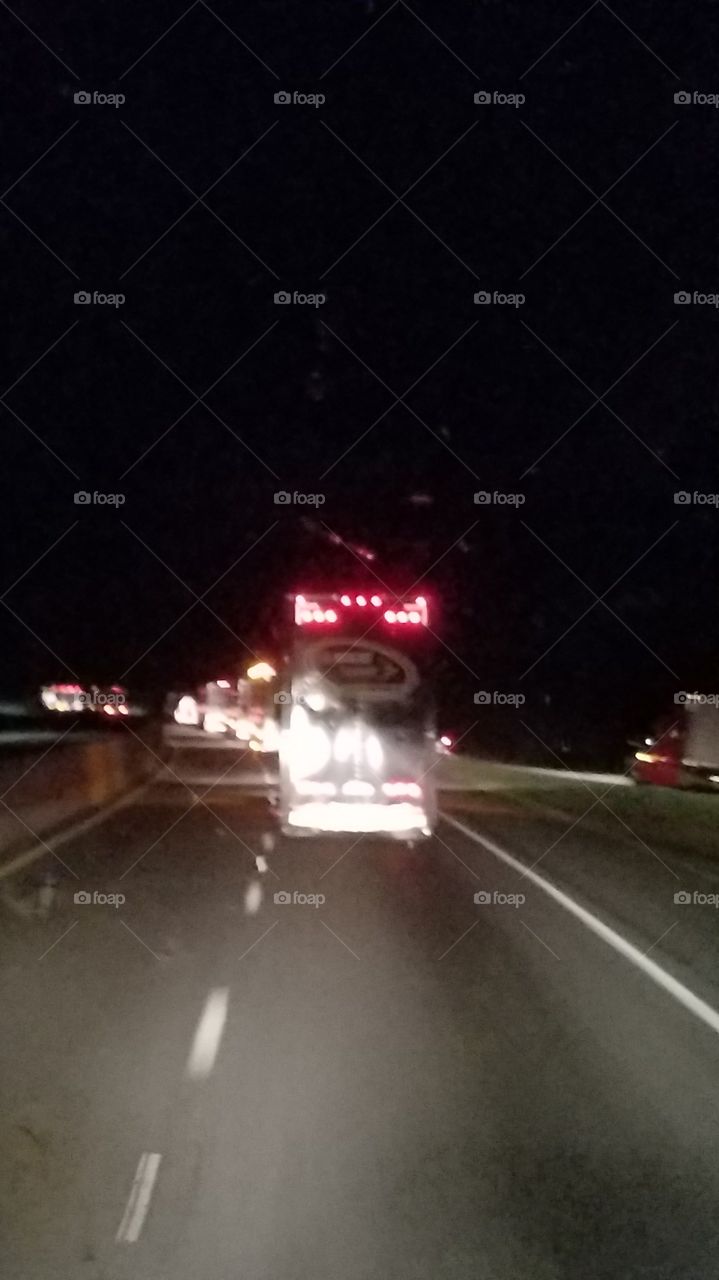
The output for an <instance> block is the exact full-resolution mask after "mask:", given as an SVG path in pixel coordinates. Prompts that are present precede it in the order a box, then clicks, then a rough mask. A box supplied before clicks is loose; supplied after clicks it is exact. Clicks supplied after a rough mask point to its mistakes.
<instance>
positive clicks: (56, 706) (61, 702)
mask: <svg viewBox="0 0 719 1280" xmlns="http://www.w3.org/2000/svg"><path fill="white" fill-rule="evenodd" d="M40 702H41V703H42V705H43V707H44V708H45V710H46V711H52V712H53V713H59V714H68V713H70V714H74V715H82V716H86V717H89V716H91V715H95V716H102V717H103V718H107V719H117V720H118V721H119V720H122V719H125V718H128V717H130V716H137V715H143V714H144V709H143V708H142V707H141V706H140V705H139V704H138V703H136V702H134V701H133V700H131V699H130V696H129V694H128V691H127V689H125V688H124V687H123V686H122V685H119V684H111V685H97V684H49V685H43V687H42V688H41V690H40Z"/></svg>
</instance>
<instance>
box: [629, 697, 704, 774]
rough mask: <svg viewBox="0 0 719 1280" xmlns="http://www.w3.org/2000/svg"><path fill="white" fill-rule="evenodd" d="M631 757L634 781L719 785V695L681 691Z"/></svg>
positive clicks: (633, 744)
mask: <svg viewBox="0 0 719 1280" xmlns="http://www.w3.org/2000/svg"><path fill="white" fill-rule="evenodd" d="M631 745H632V746H635V747H637V748H638V750H636V751H635V753H634V757H633V759H632V761H631V764H630V768H629V774H630V777H632V778H633V779H634V781H635V782H637V783H648V784H651V785H654V786H660V787H683V788H692V787H694V788H702V789H704V790H715V789H716V788H717V787H719V696H717V695H716V694H704V693H684V692H682V693H680V694H677V695H676V697H675V705H674V707H673V709H672V711H670V712H667V713H666V714H664V715H662V716H660V717H658V719H657V720H656V721H655V723H654V725H653V726H652V729H651V731H650V733H649V734H648V735H647V736H646V737H645V739H644V741H643V742H642V743H638V742H633V743H631Z"/></svg>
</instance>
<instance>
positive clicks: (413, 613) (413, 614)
mask: <svg viewBox="0 0 719 1280" xmlns="http://www.w3.org/2000/svg"><path fill="white" fill-rule="evenodd" d="M409 620H410V622H421V621H422V615H421V614H419V613H418V612H417V610H416V609H410V611H409Z"/></svg>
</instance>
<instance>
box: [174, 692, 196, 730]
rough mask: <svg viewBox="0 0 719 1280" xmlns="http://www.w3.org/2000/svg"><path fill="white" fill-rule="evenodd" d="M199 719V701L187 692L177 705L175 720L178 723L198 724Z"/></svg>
mask: <svg viewBox="0 0 719 1280" xmlns="http://www.w3.org/2000/svg"><path fill="white" fill-rule="evenodd" d="M199 719H200V716H199V713H198V710H197V703H196V702H195V699H194V698H191V697H190V695H189V693H186V694H185V696H184V697H183V698H180V701H179V702H178V704H177V706H176V707H175V722H176V723H177V724H198V723H199Z"/></svg>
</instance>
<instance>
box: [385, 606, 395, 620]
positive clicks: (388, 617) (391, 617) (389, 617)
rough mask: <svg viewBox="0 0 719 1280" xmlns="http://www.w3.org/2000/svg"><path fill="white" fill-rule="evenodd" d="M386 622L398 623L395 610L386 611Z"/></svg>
mask: <svg viewBox="0 0 719 1280" xmlns="http://www.w3.org/2000/svg"><path fill="white" fill-rule="evenodd" d="M384 620H385V622H396V621H397V614H396V613H395V611H394V609H387V610H386V611H385V615H384Z"/></svg>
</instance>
